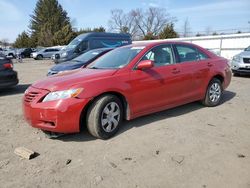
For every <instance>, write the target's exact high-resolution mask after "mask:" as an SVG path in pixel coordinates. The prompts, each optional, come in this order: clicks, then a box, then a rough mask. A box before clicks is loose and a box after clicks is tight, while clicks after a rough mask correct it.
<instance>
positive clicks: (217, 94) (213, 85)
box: [202, 78, 223, 107]
mask: <svg viewBox="0 0 250 188" xmlns="http://www.w3.org/2000/svg"><path fill="white" fill-rule="evenodd" d="M222 93H223V88H222V83H221V81H220V80H219V79H217V78H213V79H212V80H211V81H210V83H209V85H208V87H207V91H206V96H205V98H204V99H203V100H202V104H203V105H204V106H208V107H213V106H217V105H218V104H219V103H220V101H221V98H222Z"/></svg>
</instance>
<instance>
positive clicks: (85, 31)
mask: <svg viewBox="0 0 250 188" xmlns="http://www.w3.org/2000/svg"><path fill="white" fill-rule="evenodd" d="M90 32H106V29H105V28H104V27H102V26H101V27H96V28H94V29H91V28H85V29H84V28H82V29H80V30H78V31H76V34H77V35H80V34H84V33H90Z"/></svg>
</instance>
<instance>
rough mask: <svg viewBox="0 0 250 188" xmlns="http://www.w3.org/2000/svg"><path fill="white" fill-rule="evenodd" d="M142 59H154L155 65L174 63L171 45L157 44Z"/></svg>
mask: <svg viewBox="0 0 250 188" xmlns="http://www.w3.org/2000/svg"><path fill="white" fill-rule="evenodd" d="M142 60H151V61H154V64H155V66H164V65H170V64H173V63H174V59H173V53H172V49H171V46H165V45H164V46H157V47H155V48H153V49H151V50H150V51H149V52H147V53H146V54H145V55H144V57H143V58H142Z"/></svg>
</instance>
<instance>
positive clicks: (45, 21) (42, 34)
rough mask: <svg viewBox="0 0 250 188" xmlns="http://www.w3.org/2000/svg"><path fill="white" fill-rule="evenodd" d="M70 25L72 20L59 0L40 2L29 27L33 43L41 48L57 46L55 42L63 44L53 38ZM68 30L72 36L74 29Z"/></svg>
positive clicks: (43, 0)
mask: <svg viewBox="0 0 250 188" xmlns="http://www.w3.org/2000/svg"><path fill="white" fill-rule="evenodd" d="M68 25H70V18H69V17H68V16H67V12H66V11H65V10H63V8H62V6H61V5H60V4H59V3H58V1H57V0H38V1H37V4H36V7H35V10H34V12H33V15H31V21H30V26H29V28H30V32H31V38H32V40H31V41H32V43H33V44H36V45H41V46H52V45H57V43H55V41H56V42H59V43H60V44H62V43H63V42H62V41H58V40H53V37H54V35H55V33H57V32H59V31H61V30H65V27H68ZM68 29H70V31H68V35H72V33H73V30H72V27H71V26H70V27H68ZM61 32H62V31H61ZM57 39H58V38H57Z"/></svg>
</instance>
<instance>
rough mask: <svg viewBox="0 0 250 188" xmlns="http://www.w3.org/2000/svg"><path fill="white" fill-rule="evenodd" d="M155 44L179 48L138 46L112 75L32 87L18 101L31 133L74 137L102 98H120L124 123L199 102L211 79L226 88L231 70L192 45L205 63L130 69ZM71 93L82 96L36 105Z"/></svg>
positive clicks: (57, 79)
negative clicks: (90, 107) (92, 105)
mask: <svg viewBox="0 0 250 188" xmlns="http://www.w3.org/2000/svg"><path fill="white" fill-rule="evenodd" d="M161 44H185V43H180V42H160V43H159V42H157V43H148V44H144V45H143V46H146V47H145V48H144V49H143V50H142V51H141V52H140V53H139V54H138V55H137V56H136V57H135V58H134V59H133V60H132V61H131V62H130V63H129V64H128V65H127V66H125V67H124V68H121V69H118V70H105V69H87V68H86V69H81V70H79V71H74V72H73V73H66V74H62V75H57V76H52V77H49V78H46V79H44V80H41V81H38V82H36V83H34V84H33V85H32V86H31V87H29V88H28V90H27V91H26V94H25V96H24V98H23V110H24V115H25V118H26V120H27V121H28V122H29V123H30V124H31V125H32V126H33V127H36V128H40V129H43V130H48V131H53V132H61V133H72V132H79V127H80V117H81V113H82V112H83V111H84V109H86V106H87V104H89V102H91V100H92V99H94V98H95V97H97V96H99V95H102V94H103V93H107V92H116V93H119V94H121V95H123V96H124V98H125V99H126V101H127V103H128V106H129V108H130V109H129V112H130V113H129V114H128V117H127V119H133V118H136V117H139V116H142V115H146V114H150V113H153V112H157V111H161V110H164V109H168V108H172V107H175V106H179V105H182V104H186V103H189V102H193V101H198V100H202V99H203V98H204V97H205V92H206V88H207V86H208V84H209V82H210V80H211V79H212V78H213V77H214V76H217V75H220V76H222V77H223V79H224V82H223V88H224V89H225V88H226V87H227V86H228V85H229V83H230V81H231V70H230V68H229V66H228V64H227V60H226V59H224V58H222V57H218V56H216V55H215V54H213V53H211V52H209V51H207V50H205V49H203V48H201V47H199V46H196V45H193V44H189V45H192V46H194V47H196V48H198V49H199V50H200V51H201V52H203V53H205V54H206V55H207V56H208V57H209V59H206V60H202V61H199V62H188V63H176V64H172V65H168V66H160V67H155V66H153V67H152V65H153V63H152V62H150V61H148V60H147V61H144V62H141V63H140V64H142V65H140V66H142V67H144V68H146V69H144V68H142V70H139V69H136V68H135V67H136V66H137V65H138V64H137V63H138V61H139V60H140V59H141V57H142V56H143V55H144V54H145V53H146V52H147V51H148V50H149V49H151V48H152V47H154V46H157V45H161ZM134 46H138V45H136V44H134ZM150 67H151V68H150ZM71 88H84V91H83V92H82V93H81V94H80V95H79V96H77V98H69V99H61V100H56V101H50V102H41V101H42V99H43V98H44V97H45V96H46V95H47V94H48V93H49V92H51V91H60V90H68V89H71ZM27 97H28V100H27ZM32 97H33V98H32Z"/></svg>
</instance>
